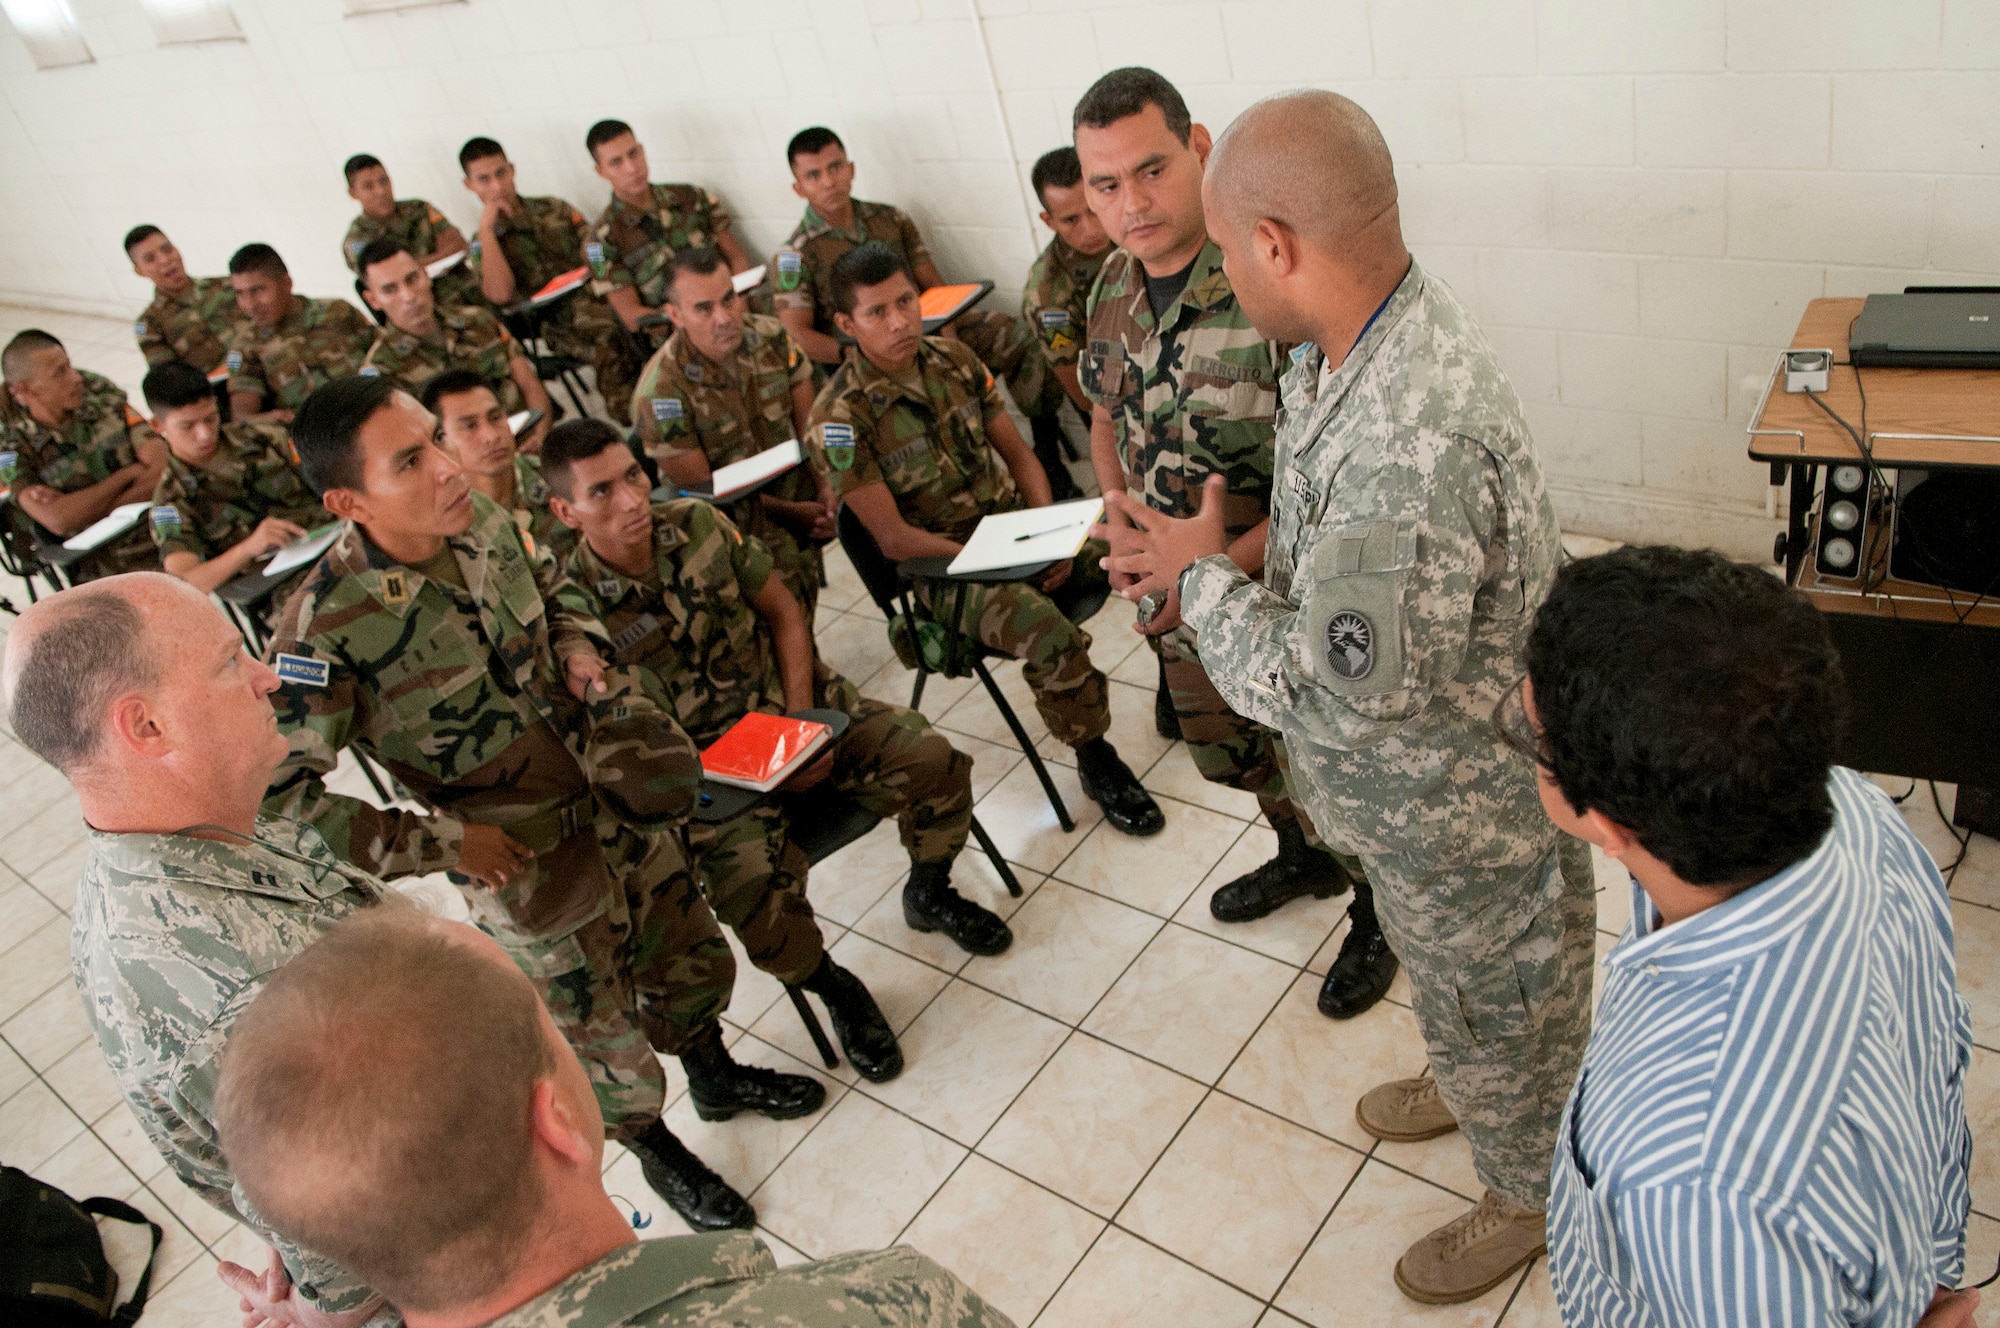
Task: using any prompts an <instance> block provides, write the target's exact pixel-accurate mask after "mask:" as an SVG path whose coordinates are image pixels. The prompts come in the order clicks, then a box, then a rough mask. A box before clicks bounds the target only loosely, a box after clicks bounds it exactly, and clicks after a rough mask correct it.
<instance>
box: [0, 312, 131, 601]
mask: <svg viewBox="0 0 2000 1328" xmlns="http://www.w3.org/2000/svg"><path fill="white" fill-rule="evenodd" d="M0 365H3V366H4V372H5V375H6V383H7V392H6V398H5V400H0V484H4V485H6V486H7V487H8V489H9V490H10V491H11V493H12V495H13V501H14V505H15V506H16V507H18V508H19V509H20V510H21V511H22V512H23V513H25V514H26V515H27V516H29V517H30V518H32V519H33V520H34V521H35V522H37V523H38V524H39V525H40V526H41V527H42V528H43V529H45V530H48V531H51V532H53V533H54V534H57V535H74V534H76V533H77V532H78V531H81V530H83V529H84V528H85V527H87V526H89V525H91V524H92V523H93V522H96V521H98V520H101V519H102V518H103V517H105V516H106V515H108V514H109V513H110V512H111V510H112V509H113V508H115V507H118V506H120V505H122V504H125V503H133V502H143V501H145V500H146V499H148V498H150V497H152V495H153V486H154V485H156V484H158V483H159V479H160V474H161V472H162V471H163V470H164V469H165V466H166V458H167V446H166V444H165V443H163V442H161V441H160V436H159V435H158V434H156V433H154V432H153V429H152V426H151V425H149V424H147V423H146V421H145V418H144V417H143V416H142V415H140V414H139V412H138V411H136V410H133V409H132V407H131V406H130V405H129V404H128V403H127V402H126V400H125V393H124V392H123V391H122V390H121V389H120V388H119V387H118V386H117V384H115V383H113V382H112V381H111V380H110V379H108V378H105V377H103V376H102V375H100V374H94V373H91V372H89V371H88V370H85V371H82V372H79V371H78V370H77V369H76V368H75V367H74V366H73V365H71V364H70V361H69V352H67V351H65V350H64V349H63V345H62V343H61V342H60V341H57V340H56V339H55V338H54V337H52V336H50V335H49V334H48V333H46V332H43V331H40V330H39V329H36V328H29V329H27V330H26V331H23V332H20V333H18V334H16V336H15V337H14V339H13V340H12V341H10V342H8V343H7V349H6V352H5V355H4V358H0ZM86 495H87V497H86ZM159 565H160V559H159V555H158V554H157V553H156V552H154V550H153V537H152V536H151V535H148V534H147V533H146V526H145V523H144V522H140V523H139V524H138V525H137V526H134V527H133V528H132V529H131V530H129V531H126V532H125V533H124V534H122V535H120V536H118V537H117V538H115V539H113V540H112V541H110V542H109V543H107V544H104V545H102V546H100V547H99V548H98V549H96V550H95V551H94V552H92V553H91V554H90V555H89V556H88V557H86V558H83V559H81V560H80V561H77V562H74V563H71V564H70V565H69V567H68V568H67V569H66V571H67V574H68V576H69V579H70V580H71V581H72V582H80V581H89V580H91V579H92V578H94V577H100V576H108V575H110V574H111V573H113V572H130V571H135V570H138V569H140V568H153V569H156V570H157V569H158V567H159Z"/></svg>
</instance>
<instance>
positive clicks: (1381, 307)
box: [1112, 93, 1595, 1303]
mask: <svg viewBox="0 0 2000 1328" xmlns="http://www.w3.org/2000/svg"><path fill="white" fill-rule="evenodd" d="M1207 194H1208V198H1209V202H1210V206H1211V208H1215V207H1221V208H1222V209H1224V212H1223V215H1222V216H1221V217H1219V218H1218V217H1217V216H1215V215H1214V214H1213V213H1212V214H1211V220H1210V223H1209V224H1210V227H1211V232H1212V233H1213V234H1216V235H1217V236H1218V237H1220V238H1222V239H1223V241H1224V243H1225V245H1230V244H1238V245H1241V246H1242V252H1241V258H1240V260H1239V257H1238V251H1237V250H1235V249H1231V250H1230V253H1231V263H1232V266H1235V265H1236V264H1237V263H1238V262H1239V261H1240V262H1241V263H1242V264H1243V267H1242V271H1244V272H1245V273H1247V274H1249V275H1248V276H1247V277H1246V278H1245V280H1246V281H1248V280H1251V279H1254V280H1255V281H1256V282H1257V284H1256V285H1255V286H1250V285H1245V286H1244V287H1242V289H1243V290H1244V291H1245V292H1246V303H1248V302H1249V300H1250V295H1251V294H1254V295H1255V296H1256V305H1255V307H1254V309H1253V312H1254V313H1255V315H1256V317H1257V318H1258V323H1259V326H1260V327H1265V328H1266V329H1267V330H1271V331H1275V332H1277V333H1279V334H1280V335H1285V336H1289V337H1292V338H1295V339H1299V340H1301V341H1302V342H1303V343H1304V344H1302V345H1301V347H1300V350H1299V352H1298V354H1297V355H1296V357H1295V362H1294V364H1293V366H1292V368H1291V370H1290V371H1289V372H1288V373H1287V374H1286V376H1285V380H1284V399H1285V404H1284V419H1283V424H1282V426H1281V428H1280V431H1279V436H1278V440H1277V465H1278V468H1279V471H1280V473H1282V474H1283V475H1284V476H1285V477H1286V478H1285V482H1284V483H1283V484H1282V485H1280V486H1279V488H1278V491H1277V494H1276V499H1275V505H1274V510H1273V512H1272V520H1271V532H1270V541H1269V560H1268V562H1267V564H1266V566H1265V575H1264V583H1263V584H1262V585H1261V586H1260V585H1258V584H1257V583H1256V582H1254V581H1252V580H1251V579H1250V578H1248V577H1246V576H1245V575H1244V574H1243V572H1242V570H1241V569H1240V568H1238V567H1236V566H1235V565H1234V564H1233V563H1231V562H1230V561H1229V560H1228V559H1227V558H1225V557H1214V556H1202V557H1199V558H1198V560H1194V561H1192V562H1191V563H1190V562H1189V561H1188V559H1189V558H1190V557H1191V556H1192V555H1194V554H1201V553H1209V552H1212V551H1213V549H1214V547H1216V546H1217V545H1219V543H1220V541H1221V539H1222V538H1223V536H1222V533H1221V531H1220V530H1219V529H1218V528H1217V527H1218V526H1219V524H1220V523H1218V522H1216V521H1215V520H1214V519H1213V518H1214V516H1215V513H1214V512H1212V511H1209V512H1207V514H1206V517H1205V518H1204V519H1202V520H1200V521H1196V522H1173V521H1164V520H1159V519H1152V520H1148V521H1147V525H1148V527H1149V529H1153V528H1155V527H1157V529H1156V530H1155V533H1153V534H1150V535H1148V536H1146V537H1145V538H1144V539H1139V538H1137V537H1134V536H1132V535H1129V534H1127V533H1126V532H1123V531H1119V532H1114V534H1113V545H1114V547H1115V548H1120V549H1121V550H1122V549H1123V548H1125V547H1127V546H1131V547H1134V548H1137V547H1140V546H1145V547H1146V548H1147V549H1148V550H1149V551H1148V552H1146V553H1143V554H1136V555H1135V556H1134V557H1133V558H1132V559H1131V560H1130V561H1128V560H1126V559H1124V558H1122V557H1121V558H1116V559H1114V560H1113V563H1112V565H1113V566H1114V567H1118V568H1120V569H1121V570H1129V571H1132V572H1135V573H1137V572H1141V571H1145V572H1148V573H1150V575H1151V576H1152V577H1153V578H1157V579H1159V580H1162V581H1165V580H1168V579H1172V578H1176V577H1177V578H1178V579H1179V583H1180V589H1181V594H1182V597H1183V605H1184V610H1183V611H1184V613H1185V615H1186V618H1187V621H1188V624H1189V625H1190V626H1191V627H1193V628H1194V630H1195V632H1196V634H1197V637H1198V640H1199V643H1200V650H1201V659H1202V662H1203V663H1204V664H1205V665H1207V667H1208V671H1209V676H1210V677H1212V678H1213V679H1215V680H1216V685H1217V686H1218V687H1219V688H1220V689H1221V690H1222V692H1223V695H1224V696H1225V697H1226V698H1227V699H1228V700H1229V703H1230V704H1231V705H1233V706H1235V707H1236V708H1237V709H1238V710H1239V711H1241V712H1242V713H1244V714H1246V715H1250V716H1253V717H1255V718H1257V719H1260V720H1263V721H1264V722H1266V723H1269V724H1272V725H1275V726H1277V727H1278V728H1280V729H1281V730H1282V732H1283V733H1284V734H1285V737H1286V740H1287V747H1288V749H1289V751H1290V754H1291V761H1292V770H1293V775H1294V778H1295V780H1296V785H1295V787H1296V788H1297V789H1298V790H1299V793H1300V796H1301V797H1302V799H1303V800H1304V802H1305V805H1306V806H1307V807H1309V808H1310V809H1311V812H1312V815H1313V819H1314V821H1315V822H1316V823H1317V824H1319V825H1320V826H1322V827H1324V828H1326V829H1327V830H1328V831H1329V833H1331V834H1333V835H1335V836H1337V837H1338V838H1339V839H1340V840H1341V842H1343V843H1345V844H1349V845H1352V846H1353V848H1354V849H1355V851H1357V852H1358V853H1360V854H1361V856H1362V859H1363V861H1365V862H1366V864H1367V867H1368V874H1369V877H1370V879H1371V880H1373V881H1374V882H1375V886H1376V901H1377V907H1378V908H1379V909H1380V911H1381V918H1382V924H1383V926H1384V928H1385V929H1386V930H1387V932H1388V935H1389V939H1390V942H1391V944H1392V945H1393V946H1394V947H1395V950H1396V953H1397V954H1398V955H1400V956H1401V957H1402V959H1403V961H1404V964H1405V965H1406V968H1407V971H1408V973H1409V977H1410V989H1411V998H1412V999H1411V1004H1412V1006H1413V1008H1414V1009H1415V1011H1416V1015H1417V1021H1418V1024H1419V1026H1420V1027H1421V1028H1422V1030H1423V1033H1424V1041H1425V1046H1426V1049H1427V1050H1428V1052H1429V1055H1430V1064H1431V1069H1432V1071H1433V1075H1432V1076H1428V1077H1425V1078H1422V1079H1415V1080H1404V1081H1398V1082H1395V1083H1390V1084H1385V1085H1383V1086H1381V1087H1379V1088H1377V1089H1375V1090H1373V1091H1371V1092H1370V1093H1368V1094H1367V1095H1366V1096H1365V1097H1363V1098H1362V1100H1361V1102H1360V1105H1359V1107H1358V1108H1357V1116H1358V1117H1359V1119H1360V1122H1361V1124H1362V1125H1363V1126H1364V1127H1365V1128H1367V1129H1368V1130H1369V1131H1370V1132H1371V1133H1375V1134H1376V1135H1378V1136H1379V1137H1383V1138H1390V1139H1397V1140H1409V1139H1416V1138H1428V1137H1430V1136H1432V1135H1435V1134H1440V1133H1443V1132H1445V1131H1448V1130H1450V1129H1452V1128H1454V1127H1457V1128H1461V1129H1463V1130H1464V1131H1465V1134H1466V1137H1467V1141H1468V1142H1469V1143H1470V1144H1471V1145H1472V1158H1473V1165H1474V1167H1475V1169H1476V1170H1477V1171H1478V1173H1479V1178H1480V1180H1481V1181H1482V1182H1483V1183H1484V1184H1485V1185H1486V1187H1487V1196H1486V1198H1485V1199H1484V1200H1482V1201H1481V1203H1480V1204H1479V1205H1478V1207H1476V1208H1475V1209H1474V1210H1473V1211H1472V1212H1471V1213H1469V1214H1467V1215H1466V1216H1465V1217H1463V1218H1460V1219H1458V1220H1456V1221H1454V1222H1452V1223H1450V1224H1449V1225H1447V1226H1446V1227H1444V1228H1442V1229H1440V1230H1439V1231H1437V1232H1433V1233H1432V1234H1431V1235H1429V1236H1426V1237H1424V1238H1423V1239H1422V1240H1419V1241H1418V1242H1417V1243H1416V1245H1414V1246H1412V1247H1411V1249H1410V1251H1409V1252H1408V1253H1407V1254H1405V1255H1404V1257H1403V1259H1402V1261H1401V1262H1400V1263H1399V1264H1398V1265H1397V1269H1396V1277H1397V1281H1398V1284H1399V1285H1401V1286H1402V1288H1403V1289H1404V1291H1405V1292H1406V1293H1408V1294H1410V1295H1411V1296H1413V1297H1414V1298H1417V1299H1420V1300H1425V1301H1431V1302H1437V1303H1449V1302H1454V1301H1459V1300H1469V1299H1471V1298H1473V1297H1475V1296H1477V1295H1479V1294H1481V1293H1482V1292H1483V1291H1485V1290H1486V1289H1487V1288H1489V1287H1491V1286H1494V1285H1497V1284H1498V1283H1499V1281H1501V1280H1502V1279H1504V1278H1505V1277H1507V1276H1508V1275H1509V1274H1510V1273H1511V1272H1512V1271H1513V1270H1514V1269H1516V1268H1518V1267H1520V1266H1521V1265H1522V1264H1523V1263H1525V1262H1526V1261H1527V1260H1528V1259H1530V1258H1532V1257H1534V1256H1535V1255H1536V1254H1537V1253H1539V1251H1540V1249H1541V1248H1542V1247H1543V1236H1542V1221H1543V1219H1542V1213H1541V1209H1542V1207H1543V1204H1544V1203H1545V1201H1546V1199H1547V1196H1548V1187H1549V1158H1550V1156H1551V1152H1552V1149H1553V1148H1554V1146H1555V1140H1556V1133H1557V1127H1558V1125H1559V1123H1560V1119H1561V1114H1562V1108H1563V1103H1564V1100H1565V1098H1566V1096H1567V1094H1568V1091H1569V1086H1570V1084H1571V1082H1572V1081H1573V1080H1574V1078H1575V1075H1576V1072H1577V1067H1578V1065H1579V1064H1580V1063H1581V1060H1582V1055H1583V1048H1584V1043H1585V1041H1586V1039H1587V1037H1588V1034H1589V1028H1590V969H1591V963H1592V927H1593V924H1594V914H1595V909H1594V900H1593V894H1592V891H1593V888H1594V887H1593V882H1592V880H1591V871H1590V861H1589V855H1588V853H1587V851H1585V850H1584V848H1583V846H1582V845H1581V844H1580V843H1578V842H1577V841H1575V840H1572V839H1568V838H1567V837H1565V836H1562V835H1560V834H1558V833H1557V832H1556V831H1555V829H1554V828H1553V827H1552V826H1551V825H1550V824H1549V823H1548V820H1547V818H1546V817H1545V816H1544V815H1543V813H1542V809H1541V802H1540V798H1539V795H1538V793H1537V788H1536V775H1535V769H1534V765H1533V763H1532V762H1531V761H1529V760H1528V759H1527V758H1525V757H1524V756H1522V755H1521V754H1520V753H1518V752H1516V751H1514V750H1513V749H1512V748H1510V747H1509V746H1508V745H1507V744H1506V742H1505V741H1504V740H1503V739H1502V738H1501V736H1500V733H1499V730H1498V729H1497V727H1496V726H1495V724H1494V719H1493V717H1494V714H1495V709H1496V706H1497V704H1498V702H1499V701H1500V700H1501V698H1502V697H1503V696H1504V695H1505V694H1506V693H1507V692H1508V689H1509V688H1510V687H1511V686H1512V685H1513V683H1514V682H1515V681H1516V679H1518V678H1519V676H1520V660H1521V658H1522V654H1523V650H1524V647H1525V644H1526V641H1527V634H1528V630H1529V626H1530V623H1531V620H1532V618H1533V614H1534V609H1535V607H1536V605H1538V604H1539V603H1540V602H1541V600H1542V599H1543V598H1544V596H1545V595H1546V594H1547V593H1548V589H1549V586H1550V584H1551V582H1552V580H1553V578H1554V576H1555V572H1556V568H1557V565H1558V564H1559V563H1560V561H1561V559H1562V546H1561V543H1560V539H1559V532H1558V531H1557V528H1556V517H1555V511H1554V508H1553V507H1552V506H1551V505H1550V502H1549V497H1548V493H1547V491H1546V489H1545V488H1544V486H1543V481H1542V473H1541V467H1540V465H1539V464H1538V463H1537V461H1536V458H1535V449H1534V444H1533V442H1532V441H1531V440H1530V438H1529V436H1528V429H1527V425H1526V423H1525V421H1524V420H1523V419H1522V416H1521V406H1520V402H1519V400H1518V399H1517V398H1516V396H1515V395H1514V390H1513V388H1512V387H1511V386H1509V384H1508V382H1507V378H1506V375H1505V374H1504V373H1502V372H1501V369H1500V366H1499V363H1498V361H1497V360H1496V358H1495V356H1494V353H1493V349H1492V347H1491V346H1490V345H1489V344H1488V343H1487V341H1486V338H1485V337H1484V336H1483V335H1482V334H1481V333H1480V331H1479V329H1478V327H1477V326H1476V325H1475V324H1474V323H1473V321H1472V319H1471V317H1470V316H1469V315H1468V314H1467V313H1466V312H1465V309H1464V307H1463V306H1461V305H1460V304H1459V302H1458V300H1457V299H1456V298H1455V297H1454V296H1453V295H1452V293H1451V292H1450V291H1449V290H1447V289H1446V288H1445V287H1444V286H1443V285H1442V284H1440V283H1439V282H1438V281H1437V280H1436V279H1435V278H1433V277H1430V276H1428V275H1427V274H1426V273H1425V272H1424V271H1423V269H1422V268H1421V267H1419V266H1417V265H1416V264H1415V263H1414V262H1411V261H1410V259H1409V255H1408V252H1407V251H1406V250H1405V249H1404V248H1403V242H1402V237H1401V235H1400V233H1399V231H1398V228H1397V225H1396V211H1395V197H1396V190H1395V179H1394V175H1393V173H1392V171H1391V167H1390V161H1389V153H1388V149H1387V147H1386V146H1385V145H1384V144H1383V143H1382V140H1381V136H1380V133H1379V131H1377V130H1376V129H1375V126H1374V122H1373V121H1372V120H1370V119H1368V117H1367V114H1366V113H1365V112H1363V111H1362V110H1361V108H1360V107H1358V106H1355V105H1354V104H1353V103H1352V102H1349V101H1347V100H1346V99H1345V98H1342V97H1338V96H1335V95H1334V94H1332V93H1296V94H1290V95H1288V96H1283V97H1278V98H1273V99H1271V100H1269V101H1267V102H1263V103H1259V105H1258V106H1256V107H1253V108H1252V109H1251V110H1250V111H1248V112H1246V113H1245V115H1244V116H1243V117H1242V118H1241V119H1239V120H1238V121H1237V123H1236V124H1235V125H1232V126H1231V128H1230V130H1229V132H1228V133H1227V134H1226V135H1225V136H1224V138H1223V141H1222V142H1221V143H1220V144H1218V145H1217V148H1216V155H1215V159H1214V163H1213V165H1212V168H1211V178H1210V180H1209V182H1208V185H1207ZM1218 199H1220V200H1222V201H1221V202H1219V203H1218V201H1217V200H1218ZM1343 202H1344V203H1345V206H1344V207H1343V206H1341V204H1342V203H1343ZM1271 218H1276V219H1279V220H1278V221H1277V222H1274V223H1273V225H1274V228H1275V227H1276V226H1277V225H1282V226H1283V227H1284V228H1285V230H1286V231H1287V232H1288V233H1290V234H1292V235H1293V236H1295V237H1296V241H1295V249H1296V250H1297V251H1298V252H1301V253H1303V254H1305V255H1306V259H1305V261H1303V262H1302V263H1300V264H1299V265H1297V266H1295V268H1294V270H1295V271H1300V272H1306V273H1316V274H1320V275H1322V276H1323V280H1311V279H1308V278H1301V279H1300V280H1299V282H1298V283H1297V284H1295V285H1289V286H1281V285H1280V284H1279V283H1278V282H1277V281H1276V280H1275V279H1274V278H1273V277H1272V275H1271V274H1270V272H1269V271H1268V269H1267V268H1266V267H1264V266H1262V265H1260V260H1259V259H1258V258H1257V257H1256V256H1255V255H1253V253H1252V252H1251V244H1250V241H1249V240H1247V239H1246V238H1244V237H1245V236H1247V235H1248V234H1249V233H1250V232H1251V230H1252V228H1253V227H1255V226H1257V225H1258V224H1259V220H1260V219H1271ZM1260 252H1261V250H1260ZM1308 264H1313V265H1317V266H1308ZM1399 274H1400V279H1398V277H1399ZM1378 300H1379V301H1380V303H1379V304H1378V303H1377V301H1378ZM1371 309H1372V311H1373V312H1372V314H1371V312H1370V311H1371ZM1329 345H1330V346H1331V347H1332V348H1333V349H1332V350H1331V351H1330V350H1329V349H1328V348H1327V347H1328V346H1329ZM1214 496H1215V497H1216V498H1219V497H1220V494H1219V493H1217V494H1215V495H1214ZM1120 502H1121V503H1126V500H1124V499H1122V498H1121V500H1120ZM1127 505H1128V506H1131V507H1136V504H1127ZM1191 532H1192V533H1193V534H1194V539H1192V540H1185V539H1183V538H1182V536H1184V535H1187V534H1189V533H1191ZM1169 546H1172V549H1173V551H1172V552H1168V548H1169ZM1141 563H1143V564H1144V566H1143V567H1142V566H1140V564H1141ZM1183 570H1185V575H1182V572H1183Z"/></svg>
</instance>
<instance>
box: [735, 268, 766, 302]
mask: <svg viewBox="0 0 2000 1328" xmlns="http://www.w3.org/2000/svg"><path fill="white" fill-rule="evenodd" d="M763 283H764V265H763V264H762V263H759V264H758V265H757V266H755V267H753V268H746V269H745V270H744V271H742V272H738V273H737V274H736V275H735V276H733V277H731V278H730V279H729V284H730V285H732V286H734V287H735V288H736V293H737V294H738V295H741V294H742V293H743V292H744V291H748V290H755V289H756V288H757V287H759V286H761V285H762V284H763Z"/></svg>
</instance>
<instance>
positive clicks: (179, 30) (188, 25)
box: [139, 0, 244, 46]
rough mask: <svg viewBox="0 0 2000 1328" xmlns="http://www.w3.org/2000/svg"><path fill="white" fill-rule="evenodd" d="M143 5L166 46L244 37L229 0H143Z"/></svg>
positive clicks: (236, 39) (141, 5)
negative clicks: (177, 43)
mask: <svg viewBox="0 0 2000 1328" xmlns="http://www.w3.org/2000/svg"><path fill="white" fill-rule="evenodd" d="M139 7H140V8H141V9H143V10H145V11H146V17H147V18H150V19H151V20H153V34H154V35H155V36H156V37H158V38H159V39H160V45H162V46H171V45H173V44H174V43H176V42H205V41H242V40H243V39H244V38H243V29H242V28H240V27H238V26H237V24H236V15H235V14H233V13H232V12H230V9H229V0H139Z"/></svg>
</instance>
